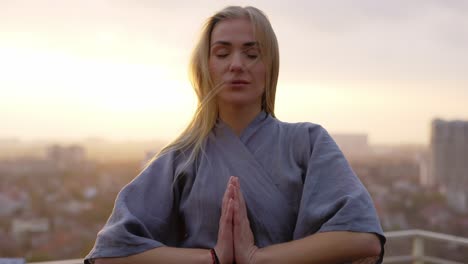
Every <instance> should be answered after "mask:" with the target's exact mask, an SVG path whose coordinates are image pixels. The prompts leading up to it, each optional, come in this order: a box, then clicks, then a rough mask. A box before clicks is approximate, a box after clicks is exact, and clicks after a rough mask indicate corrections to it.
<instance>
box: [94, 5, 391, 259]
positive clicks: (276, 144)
mask: <svg viewBox="0 0 468 264" xmlns="http://www.w3.org/2000/svg"><path fill="white" fill-rule="evenodd" d="M278 70H279V53H278V44H277V41H276V37H275V34H274V32H273V29H272V28H271V25H270V23H269V21H268V19H267V18H266V16H265V15H264V14H263V13H262V12H261V11H260V10H258V9H256V8H253V7H245V8H242V7H227V8H225V9H223V10H221V11H220V12H218V13H217V14H215V15H214V16H213V17H211V18H210V19H209V20H208V22H207V23H206V25H205V27H204V30H203V32H202V35H201V39H200V40H199V43H198V45H197V46H196V48H195V50H194V53H193V57H192V61H191V74H192V82H193V86H194V88H195V91H196V93H197V96H198V99H199V108H198V110H197V112H196V114H195V116H194V118H193V120H192V122H191V123H190V124H189V126H188V128H187V129H186V130H185V131H184V132H183V133H182V134H181V135H180V136H179V137H178V138H177V139H176V140H175V141H174V142H173V143H171V144H170V145H169V146H167V147H166V148H165V149H163V150H162V151H161V153H160V154H158V155H157V157H156V158H155V159H154V160H153V161H151V162H150V164H149V165H148V167H147V168H146V169H145V170H144V171H143V172H142V173H141V174H140V175H139V176H138V177H136V178H135V179H134V180H133V181H132V182H131V183H129V184H128V185H127V186H125V187H124V189H123V190H122V191H121V192H120V193H119V195H118V197H117V199H116V203H115V207H114V211H113V212H112V215H111V217H110V218H109V220H108V222H107V224H106V225H105V226H104V228H103V229H102V230H101V231H100V232H99V234H98V237H97V240H96V244H95V246H94V248H93V250H92V251H91V252H90V253H89V255H88V256H87V257H86V260H85V261H86V262H88V261H89V260H95V263H222V264H224V263H343V262H351V261H354V260H359V259H366V258H367V257H374V258H373V261H374V262H375V261H376V260H377V259H379V256H380V259H381V257H382V255H383V250H382V248H383V247H382V246H383V243H384V241H385V238H384V237H383V232H382V230H381V227H380V224H379V220H378V218H377V216H376V212H375V209H374V207H373V204H372V201H371V198H370V196H369V194H368V192H367V191H366V190H365V188H364V187H363V185H362V184H361V182H360V181H359V179H358V178H357V177H356V176H355V174H354V173H353V171H352V170H351V168H350V167H349V165H348V163H347V161H346V159H345V158H344V156H343V154H342V153H341V152H340V150H339V149H338V147H337V146H336V144H335V143H334V141H333V140H332V138H331V137H330V136H329V134H328V133H327V132H326V131H325V130H324V129H323V128H322V127H320V126H319V125H315V124H311V123H296V124H289V123H284V122H281V121H279V120H277V119H276V118H275V117H274V101H275V91H276V83H277V78H278ZM232 175H234V176H232ZM379 239H380V240H379ZM367 259H369V258H367Z"/></svg>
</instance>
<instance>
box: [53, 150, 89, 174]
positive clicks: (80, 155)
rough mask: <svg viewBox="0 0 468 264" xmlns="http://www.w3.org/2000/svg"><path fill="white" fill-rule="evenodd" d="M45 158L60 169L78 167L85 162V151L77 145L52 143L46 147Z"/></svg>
mask: <svg viewBox="0 0 468 264" xmlns="http://www.w3.org/2000/svg"><path fill="white" fill-rule="evenodd" d="M47 159H48V160H50V161H52V162H54V164H56V166H58V167H59V168H61V169H70V168H79V167H82V166H83V165H84V164H85V162H86V151H85V149H84V148H83V147H81V146H77V145H72V146H68V147H62V146H59V145H53V146H50V147H48V148H47Z"/></svg>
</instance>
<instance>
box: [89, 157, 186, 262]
mask: <svg viewBox="0 0 468 264" xmlns="http://www.w3.org/2000/svg"><path fill="white" fill-rule="evenodd" d="M174 164H175V160H174V154H173V153H171V152H168V153H167V154H164V155H163V156H161V157H159V158H158V159H156V160H155V161H153V162H152V163H151V164H150V165H149V166H148V167H146V168H145V169H144V170H143V171H142V172H141V173H140V174H139V175H138V176H137V177H136V178H135V179H134V180H133V181H132V182H130V183H129V184H128V185H126V186H125V187H124V188H123V189H122V190H121V191H120V192H119V194H118V196H117V198H116V201H115V205H114V209H113V211H112V214H111V216H110V217H109V219H108V221H107V223H106V224H105V226H104V227H103V228H102V230H101V231H99V233H98V235H97V239H96V242H95V245H94V247H93V249H92V250H91V252H90V253H89V254H88V255H87V256H86V257H85V264H87V263H91V260H93V259H96V258H102V257H124V256H129V255H133V254H137V253H141V252H143V251H146V250H149V249H153V248H157V247H160V246H164V245H168V246H175V244H176V243H177V239H178V238H179V234H180V232H181V231H182V230H181V228H179V227H178V226H179V225H180V223H179V217H177V212H178V210H177V208H178V205H177V204H178V196H179V195H178V193H177V191H175V190H176V189H175V188H173V186H174V185H173V179H174V176H175V171H176V169H175V165H174Z"/></svg>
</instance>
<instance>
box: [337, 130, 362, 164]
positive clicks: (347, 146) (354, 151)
mask: <svg viewBox="0 0 468 264" xmlns="http://www.w3.org/2000/svg"><path fill="white" fill-rule="evenodd" d="M332 137H333V139H334V140H335V141H336V143H337V144H338V146H339V147H340V149H341V151H343V153H344V154H345V155H346V157H347V158H354V157H361V156H368V155H369V153H371V148H370V146H369V141H368V136H367V134H332Z"/></svg>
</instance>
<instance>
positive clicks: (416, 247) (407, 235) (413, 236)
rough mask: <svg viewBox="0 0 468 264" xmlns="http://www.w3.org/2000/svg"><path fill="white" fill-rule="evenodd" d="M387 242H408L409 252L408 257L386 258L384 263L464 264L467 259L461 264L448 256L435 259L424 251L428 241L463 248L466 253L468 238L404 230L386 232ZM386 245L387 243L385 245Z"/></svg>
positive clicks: (467, 261)
mask: <svg viewBox="0 0 468 264" xmlns="http://www.w3.org/2000/svg"><path fill="white" fill-rule="evenodd" d="M385 236H386V237H387V242H390V241H393V240H400V239H405V240H410V241H411V246H410V248H411V252H410V254H409V255H403V256H386V257H385V258H384V263H413V264H429V263H433V264H464V263H465V264H466V263H468V259H466V260H464V261H463V262H459V261H453V260H449V258H450V256H444V257H443V258H442V257H436V256H431V255H429V253H428V252H427V250H425V245H426V243H427V242H429V241H436V242H438V243H444V244H450V245H452V246H454V247H463V248H465V252H468V238H464V237H457V236H452V235H447V234H441V233H435V232H430V231H424V230H418V229H414V230H404V231H392V232H386V233H385ZM387 245H388V243H387Z"/></svg>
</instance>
